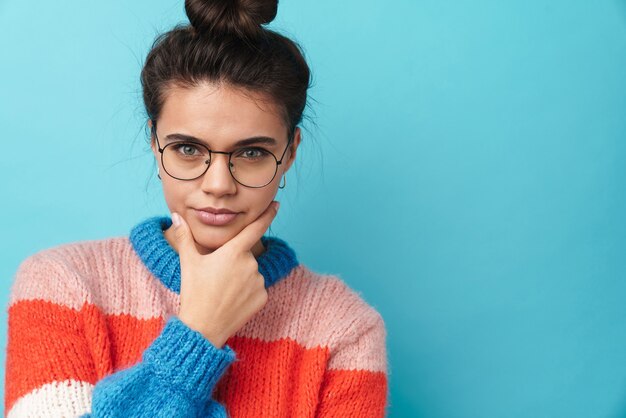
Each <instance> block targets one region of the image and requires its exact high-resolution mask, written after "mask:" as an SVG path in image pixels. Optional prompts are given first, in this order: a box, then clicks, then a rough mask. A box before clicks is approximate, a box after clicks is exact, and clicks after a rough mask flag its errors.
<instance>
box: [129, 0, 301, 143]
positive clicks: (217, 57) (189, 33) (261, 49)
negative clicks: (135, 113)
mask: <svg viewBox="0 0 626 418" xmlns="http://www.w3.org/2000/svg"><path fill="white" fill-rule="evenodd" d="M277 7H278V0H186V1H185V11H186V13H187V16H188V17H189V21H190V22H191V24H190V25H177V26H175V27H174V28H173V29H172V30H170V31H168V32H165V33H163V34H161V35H159V36H158V37H157V38H156V40H155V41H154V43H153V45H152V49H151V51H150V52H149V53H148V56H147V58H146V62H145V65H144V67H143V70H142V71H141V85H142V89H143V100H144V105H145V108H146V112H147V114H148V117H149V118H150V119H151V120H152V121H153V122H156V121H157V120H158V118H159V115H160V112H161V109H162V107H163V103H164V101H165V95H166V93H167V89H168V88H170V87H172V86H181V87H193V86H196V85H198V84H199V83H201V82H203V81H209V82H217V83H219V82H227V83H229V84H231V85H233V86H235V87H243V88H245V89H249V90H251V91H254V92H260V93H265V94H266V95H267V97H269V98H270V99H272V100H273V102H274V104H276V105H278V107H279V108H280V109H281V112H282V117H283V119H284V122H285V125H286V126H287V130H288V139H289V140H291V139H292V136H293V133H294V130H295V128H296V126H297V125H298V124H299V123H300V122H301V121H302V114H303V112H304V108H305V106H306V102H307V90H308V89H309V87H310V77H311V75H310V70H309V67H308V65H307V63H306V60H305V59H304V56H303V53H302V51H301V48H300V46H299V45H298V44H297V43H296V42H294V41H292V40H291V39H289V38H287V37H285V36H283V35H280V34H279V33H277V32H275V31H273V30H270V29H267V28H265V27H263V26H262V25H264V24H267V23H269V22H271V21H272V20H273V19H274V18H275V17H276V11H277Z"/></svg>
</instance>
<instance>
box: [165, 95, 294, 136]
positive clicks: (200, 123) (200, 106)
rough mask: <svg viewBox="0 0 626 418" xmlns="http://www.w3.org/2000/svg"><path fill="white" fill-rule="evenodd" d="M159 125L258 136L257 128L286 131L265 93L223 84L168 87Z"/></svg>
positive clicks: (276, 110) (271, 131)
mask: <svg viewBox="0 0 626 418" xmlns="http://www.w3.org/2000/svg"><path fill="white" fill-rule="evenodd" d="M159 125H160V126H163V125H166V126H168V127H171V128H175V127H178V128H183V127H184V128H186V129H194V130H200V131H202V130H206V132H207V133H212V135H216V134H219V133H221V132H223V133H224V134H225V135H226V134H230V135H233V134H235V136H237V137H243V136H252V135H259V134H261V133H260V132H259V131H268V132H266V133H265V134H268V136H271V135H269V134H272V135H277V134H278V133H279V132H283V131H284V130H285V126H284V120H283V119H282V118H281V114H280V112H279V111H278V109H277V106H276V105H275V104H274V103H273V102H272V101H270V100H269V99H268V98H267V97H266V96H265V95H263V94H261V93H258V92H252V91H249V90H243V89H241V88H235V87H232V86H231V85H228V84H223V83H222V84H215V83H202V84H200V85H197V86H193V87H181V86H172V87H170V88H169V89H167V91H166V93H165V97H164V103H163V108H162V111H161V114H160V117H159ZM196 133H198V134H200V133H201V132H196Z"/></svg>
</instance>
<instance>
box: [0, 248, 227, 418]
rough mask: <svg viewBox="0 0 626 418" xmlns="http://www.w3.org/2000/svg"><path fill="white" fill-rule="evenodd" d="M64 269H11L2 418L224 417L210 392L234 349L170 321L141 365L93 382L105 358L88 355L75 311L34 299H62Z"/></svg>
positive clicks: (31, 264)
mask: <svg viewBox="0 0 626 418" xmlns="http://www.w3.org/2000/svg"><path fill="white" fill-rule="evenodd" d="M64 270H65V269H63V268H62V266H61V267H59V263H58V262H54V260H46V259H45V258H43V257H37V258H33V259H29V260H28V261H27V262H24V263H23V264H22V265H21V266H20V268H19V269H18V273H17V275H16V280H15V285H14V287H13V291H12V294H11V302H10V304H9V308H8V338H7V352H6V374H5V394H4V396H5V408H6V409H5V416H6V417H9V418H13V417H58V416H68V417H90V418H91V417H93V418H97V417H105V416H106V417H227V414H226V410H225V408H224V407H223V406H222V405H221V404H219V403H218V402H216V401H215V400H213V399H212V398H211V394H212V391H213V388H214V386H215V385H216V383H217V382H218V381H219V379H220V378H221V377H222V375H223V374H224V372H225V371H226V369H227V368H228V367H229V366H230V364H231V363H232V362H233V361H235V357H236V356H235V352H234V351H233V350H232V349H231V348H230V347H229V346H228V345H225V346H224V347H223V348H221V349H218V348H217V347H215V346H214V345H213V344H212V343H211V342H210V341H209V340H207V339H206V338H205V337H204V336H203V335H202V334H201V333H199V332H197V331H195V330H193V329H191V328H189V327H188V326H187V325H186V324H184V323H183V322H182V321H181V320H180V319H179V318H178V317H176V316H171V317H169V318H168V320H167V321H166V324H165V326H164V327H163V329H162V331H161V333H160V334H159V335H158V336H157V338H156V339H155V340H154V341H153V342H152V343H151V344H150V345H149V346H148V347H147V348H146V349H145V350H144V352H143V353H142V356H141V361H139V362H138V363H136V364H135V365H133V366H131V367H128V368H125V369H122V370H119V371H117V372H115V373H112V374H108V375H105V377H103V378H101V379H100V380H98V379H97V376H98V375H100V376H102V375H103V373H102V368H103V365H102V362H103V361H107V360H102V359H100V360H99V359H96V358H94V356H93V353H92V352H91V351H90V348H89V344H88V341H87V337H86V334H85V330H84V328H83V327H84V325H83V320H82V316H81V310H82V309H75V307H71V306H66V305H64V304H62V303H58V302H55V301H50V300H46V298H45V297H44V295H38V294H37V292H40V290H39V289H41V288H46V287H47V288H48V289H50V288H54V289H55V291H56V292H55V293H53V294H57V293H64V294H66V295H67V292H68V289H69V286H71V284H68V283H71V282H72V279H71V277H68V276H64V275H63V274H64V273H67V271H66V270H65V271H64ZM42 280H43V281H42ZM69 291H70V292H71V290H69ZM44 293H45V292H44ZM66 299H67V298H66ZM98 370H100V373H98Z"/></svg>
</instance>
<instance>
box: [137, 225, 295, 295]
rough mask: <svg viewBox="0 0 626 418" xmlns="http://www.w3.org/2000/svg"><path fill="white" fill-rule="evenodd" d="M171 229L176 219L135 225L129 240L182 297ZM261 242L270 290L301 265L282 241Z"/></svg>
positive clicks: (262, 263)
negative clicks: (167, 235) (166, 232)
mask: <svg viewBox="0 0 626 418" xmlns="http://www.w3.org/2000/svg"><path fill="white" fill-rule="evenodd" d="M170 225H172V218H170V217H169V216H154V217H151V218H148V219H145V220H144V221H142V222H140V223H139V224H137V225H135V226H134V227H133V229H132V230H131V232H130V237H129V238H130V242H131V243H132V246H133V248H134V250H135V252H136V253H137V255H138V256H139V258H140V259H141V261H143V263H144V264H145V265H146V267H147V268H148V270H149V271H150V272H151V273H152V274H153V275H154V276H156V277H157V278H158V279H159V280H160V281H161V282H163V284H164V285H165V286H166V287H167V288H169V289H170V290H172V291H174V292H176V293H178V294H180V258H179V256H178V253H177V252H176V251H175V250H174V248H172V246H171V245H170V243H169V242H167V240H166V239H165V235H164V233H163V230H164V229H167V228H169V226H170ZM261 242H262V243H263V246H265V251H264V252H263V253H262V254H261V255H260V256H259V257H258V258H257V263H258V264H259V272H260V273H261V274H262V275H263V277H264V278H265V288H268V287H270V286H272V285H274V284H275V283H277V282H278V281H279V280H281V279H283V278H284V277H286V276H287V275H288V274H289V273H290V272H291V270H292V269H293V268H294V267H296V266H297V265H298V264H299V263H298V259H297V257H296V253H295V252H294V250H293V249H292V248H291V247H289V245H288V244H287V243H286V242H285V241H283V240H282V239H280V238H277V237H267V236H265V235H264V236H262V237H261Z"/></svg>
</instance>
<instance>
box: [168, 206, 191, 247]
mask: <svg viewBox="0 0 626 418" xmlns="http://www.w3.org/2000/svg"><path fill="white" fill-rule="evenodd" d="M172 224H173V225H174V239H175V240H176V243H177V244H178V254H179V256H180V255H181V254H182V253H187V252H189V250H190V249H195V245H194V244H193V236H192V235H191V229H190V228H189V225H187V222H185V220H184V219H183V217H182V216H180V215H179V214H178V213H176V212H172Z"/></svg>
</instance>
